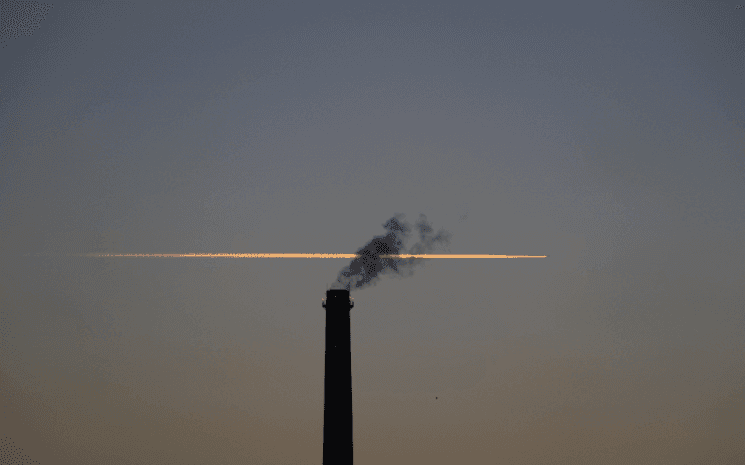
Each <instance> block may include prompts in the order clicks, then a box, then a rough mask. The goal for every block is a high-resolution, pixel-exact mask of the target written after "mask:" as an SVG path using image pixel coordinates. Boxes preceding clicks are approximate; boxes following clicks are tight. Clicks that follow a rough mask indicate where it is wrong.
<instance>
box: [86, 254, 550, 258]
mask: <svg viewBox="0 0 745 465" xmlns="http://www.w3.org/2000/svg"><path fill="white" fill-rule="evenodd" d="M73 256H76V257H91V258H111V257H137V258H356V257H357V254H349V253H156V254H141V253H85V254H75V255H73ZM546 257H547V255H491V254H415V255H410V254H396V255H391V254H388V255H380V258H423V259H429V258H546Z"/></svg>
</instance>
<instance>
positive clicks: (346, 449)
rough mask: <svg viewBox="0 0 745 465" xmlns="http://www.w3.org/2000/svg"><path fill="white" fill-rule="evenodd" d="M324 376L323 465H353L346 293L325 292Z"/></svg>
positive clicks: (350, 363)
mask: <svg viewBox="0 0 745 465" xmlns="http://www.w3.org/2000/svg"><path fill="white" fill-rule="evenodd" d="M323 306H324V307H325V308H326V373H325V375H324V378H323V465H337V464H339V465H342V464H343V465H352V463H353V459H354V456H353V452H352V350H351V349H352V348H351V342H352V332H351V328H350V319H349V311H350V310H351V309H352V307H354V302H353V301H352V299H351V298H350V297H349V291H347V290H339V289H331V290H327V291H326V300H325V301H324V302H323Z"/></svg>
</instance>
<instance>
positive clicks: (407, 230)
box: [331, 213, 452, 291]
mask: <svg viewBox="0 0 745 465" xmlns="http://www.w3.org/2000/svg"><path fill="white" fill-rule="evenodd" d="M403 217H404V215H403V214H401V213H397V214H396V215H395V216H393V217H392V218H391V219H389V220H388V221H386V222H385V223H384V224H383V227H384V228H385V229H386V230H387V231H388V233H387V234H386V235H384V236H375V237H374V238H372V240H371V241H370V242H368V243H367V244H366V245H365V246H363V247H362V248H360V249H359V250H357V252H356V255H357V256H356V257H355V258H354V259H352V262H351V263H350V264H349V266H346V267H344V268H343V269H342V270H341V271H340V272H339V276H338V277H337V278H336V283H334V284H333V285H332V286H331V288H332V289H334V288H336V289H346V290H348V291H349V290H351V289H352V288H355V289H361V288H363V287H366V286H368V285H371V284H372V285H375V284H377V281H378V279H379V277H380V275H383V274H394V275H398V276H400V277H407V276H411V275H412V274H413V273H414V267H415V266H417V265H420V264H423V262H424V260H425V259H421V258H404V259H399V258H382V257H381V255H398V254H425V253H429V252H431V251H433V250H434V248H435V247H436V246H437V245H443V246H447V245H449V244H450V238H451V237H452V234H450V233H449V232H447V231H445V230H443V229H440V231H438V233H437V234H436V235H432V232H433V231H434V230H433V229H432V226H431V225H430V224H429V223H428V222H427V217H426V216H424V215H423V214H420V215H419V220H417V222H416V224H415V225H414V228H413V229H412V227H411V226H410V225H409V224H408V223H406V222H404V221H403ZM412 230H413V231H416V232H417V233H418V236H419V242H417V243H416V244H414V245H412V246H411V247H410V248H409V249H408V251H406V250H407V249H405V247H404V242H405V240H406V239H408V237H409V236H410V234H411V232H412Z"/></svg>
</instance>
